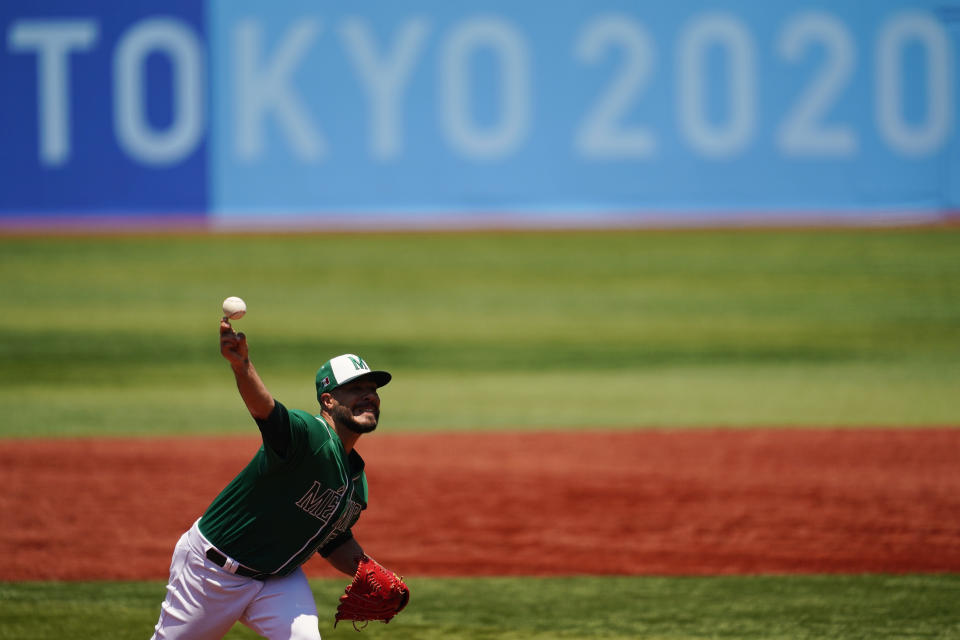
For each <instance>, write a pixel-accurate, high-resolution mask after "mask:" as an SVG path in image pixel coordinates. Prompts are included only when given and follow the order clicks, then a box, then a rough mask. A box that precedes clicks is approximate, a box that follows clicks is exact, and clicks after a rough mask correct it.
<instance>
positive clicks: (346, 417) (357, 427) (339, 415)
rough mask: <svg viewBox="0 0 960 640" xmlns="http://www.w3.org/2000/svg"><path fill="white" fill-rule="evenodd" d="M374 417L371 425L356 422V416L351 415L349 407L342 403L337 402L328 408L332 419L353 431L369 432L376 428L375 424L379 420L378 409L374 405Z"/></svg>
mask: <svg viewBox="0 0 960 640" xmlns="http://www.w3.org/2000/svg"><path fill="white" fill-rule="evenodd" d="M372 411H373V415H374V417H376V419H377V420H376V422H374V423H373V424H372V425H365V424H360V423H359V422H357V420H356V418H354V417H353V412H351V411H350V409H348V408H346V407H345V406H343V405H342V404H338V405H337V406H335V407H333V408H332V409H331V410H330V415H332V416H333V420H334V421H335V422H336V423H337V424H340V425H343V426H345V427H346V428H347V429H350V431H353V432H354V433H360V434H364V433H370V432H371V431H373V430H374V429H376V428H377V424H379V422H380V410H379V409H377V408H376V407H373V409H372Z"/></svg>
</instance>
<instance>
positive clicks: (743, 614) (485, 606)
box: [0, 576, 960, 640]
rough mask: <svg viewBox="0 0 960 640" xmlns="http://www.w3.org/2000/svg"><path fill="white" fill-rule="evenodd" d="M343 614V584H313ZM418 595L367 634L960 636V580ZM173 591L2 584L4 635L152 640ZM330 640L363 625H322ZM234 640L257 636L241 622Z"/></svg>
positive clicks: (650, 582)
mask: <svg viewBox="0 0 960 640" xmlns="http://www.w3.org/2000/svg"><path fill="white" fill-rule="evenodd" d="M311 586H312V587H313V591H314V594H315V596H316V599H317V603H318V609H319V610H320V611H332V610H333V609H334V606H333V603H335V602H336V598H337V596H338V595H339V593H340V590H341V589H342V585H341V583H340V582H339V581H335V580H314V581H312V582H311ZM410 588H411V591H412V593H414V594H416V597H415V599H412V600H411V602H410V606H409V607H408V608H407V610H405V611H404V612H403V613H401V614H400V617H398V618H396V620H394V621H393V622H391V623H390V624H389V625H383V624H380V623H371V624H370V625H369V626H368V627H367V628H366V629H365V630H364V632H363V633H364V636H362V637H365V638H390V639H391V640H412V639H418V640H424V639H426V640H429V639H434V638H436V639H440V638H458V639H464V640H489V639H492V638H498V639H510V640H519V639H529V638H534V639H538V640H549V639H550V638H611V639H622V640H634V639H637V638H648V639H655V640H690V639H701V638H702V639H724V638H730V639H737V640H780V639H790V640H824V639H830V640H884V639H889V640H894V639H896V640H906V639H914V638H918V639H919V638H925V639H930V640H933V639H942V640H948V639H951V638H956V637H958V635H960V615H958V614H957V611H956V603H957V600H958V598H960V576H799V577H790V578H786V577H777V576H764V577H723V578H719V577H718V578H673V579H666V578H628V577H622V578H591V577H575V578H574V577H572V578H550V579H539V580H536V581H532V580H523V579H519V578H488V579H483V580H467V579H442V580H441V579H433V580H411V581H410ZM163 590H164V585H163V584H161V583H154V582H129V583H96V582H94V583H44V584H38V583H20V584H11V583H0V621H3V624H2V625H0V639H4V640H6V639H9V640H41V639H44V640H45V639H48V638H63V637H69V636H72V635H82V636H84V637H90V638H99V639H101V640H127V639H130V640H133V639H137V638H139V639H142V638H147V637H149V635H150V633H151V632H152V629H153V625H154V624H155V623H156V618H157V616H158V615H159V603H160V601H161V599H162V597H163ZM320 631H321V634H322V635H323V637H324V638H355V637H358V636H356V635H355V632H354V630H353V628H352V627H351V626H350V625H349V624H347V625H339V626H338V627H337V629H336V630H334V629H333V628H332V616H330V619H322V620H321V621H320ZM226 637H227V638H228V639H235V640H239V639H240V638H256V637H257V636H256V635H255V634H254V633H252V632H251V631H250V630H249V629H246V628H245V627H243V626H241V625H237V626H235V627H234V629H233V630H232V631H231V632H230V633H229V634H228V635H227V636H226Z"/></svg>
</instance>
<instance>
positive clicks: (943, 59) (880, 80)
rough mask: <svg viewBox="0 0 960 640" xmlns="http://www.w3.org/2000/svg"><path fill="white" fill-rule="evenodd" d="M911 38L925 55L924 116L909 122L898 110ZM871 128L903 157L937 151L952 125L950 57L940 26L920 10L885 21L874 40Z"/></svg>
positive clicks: (944, 34)
mask: <svg viewBox="0 0 960 640" xmlns="http://www.w3.org/2000/svg"><path fill="white" fill-rule="evenodd" d="M911 42H915V43H916V44H918V45H920V46H921V47H922V48H923V51H924V53H925V56H926V62H927V67H926V77H925V78H924V80H925V85H926V95H925V98H926V107H927V109H926V118H925V121H924V122H921V123H919V124H917V125H914V126H911V125H910V124H909V123H908V122H907V121H906V120H907V119H906V117H905V115H904V113H903V106H904V105H903V97H904V90H903V83H902V80H903V76H904V72H903V67H902V65H901V61H902V59H903V55H904V50H905V49H906V47H907V45H908V44H909V43H911ZM876 58H877V60H876V74H877V79H876V86H877V98H876V100H877V107H878V111H877V126H878V128H879V130H880V134H881V135H882V136H883V138H884V140H886V141H887V142H888V143H889V144H890V145H891V146H892V147H893V148H894V149H896V150H897V151H899V152H900V153H902V154H904V155H908V156H922V155H924V154H927V153H931V152H933V151H935V150H937V149H938V148H939V147H940V146H941V145H942V144H943V143H944V141H945V140H946V139H947V137H948V136H949V134H950V129H951V126H952V122H951V111H952V109H953V95H952V91H951V87H952V84H951V79H952V78H953V71H952V69H951V63H952V56H951V55H950V43H949V41H948V39H947V35H946V33H944V30H943V27H942V25H940V24H938V23H937V22H936V21H935V20H934V19H933V17H931V16H930V15H928V14H925V13H919V12H907V13H902V14H898V15H896V16H895V17H894V18H892V19H891V20H890V21H888V22H887V23H886V24H885V25H884V26H883V28H882V29H881V31H880V35H879V37H878V38H877V54H876Z"/></svg>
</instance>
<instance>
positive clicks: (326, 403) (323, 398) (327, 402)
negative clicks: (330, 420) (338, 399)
mask: <svg viewBox="0 0 960 640" xmlns="http://www.w3.org/2000/svg"><path fill="white" fill-rule="evenodd" d="M333 402H334V400H333V396H332V395H330V394H329V393H321V394H320V406H321V407H323V408H324V409H325V410H327V411H329V410H330V409H332V408H333Z"/></svg>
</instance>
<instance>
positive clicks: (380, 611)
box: [333, 556, 410, 631]
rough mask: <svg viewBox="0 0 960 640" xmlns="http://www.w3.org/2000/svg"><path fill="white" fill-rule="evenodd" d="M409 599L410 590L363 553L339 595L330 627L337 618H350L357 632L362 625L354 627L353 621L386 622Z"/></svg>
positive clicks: (338, 620)
mask: <svg viewBox="0 0 960 640" xmlns="http://www.w3.org/2000/svg"><path fill="white" fill-rule="evenodd" d="M409 600H410V589H408V588H407V585H405V584H404V583H403V579H402V578H401V577H400V576H398V575H397V574H395V573H394V572H392V571H390V570H388V569H386V568H384V567H383V565H381V564H380V563H378V562H377V561H376V560H373V559H371V558H369V557H368V556H363V557H362V558H361V559H360V566H359V567H357V573H356V575H354V577H353V582H351V583H350V584H349V585H347V589H346V591H345V592H344V594H343V595H342V596H340V605H339V606H338V607H337V615H336V619H335V620H334V622H333V626H334V627H336V626H337V623H338V622H340V621H341V620H350V621H352V622H353V626H354V628H356V629H357V630H358V631H359V630H360V629H361V628H362V627H359V628H358V627H357V622H364V623H366V622H369V621H370V620H383V621H384V622H385V623H386V622H390V620H391V618H393V616H395V615H397V614H398V613H400V611H402V610H403V608H404V607H405V606H407V602H408V601H409ZM364 626H366V624H364Z"/></svg>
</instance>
